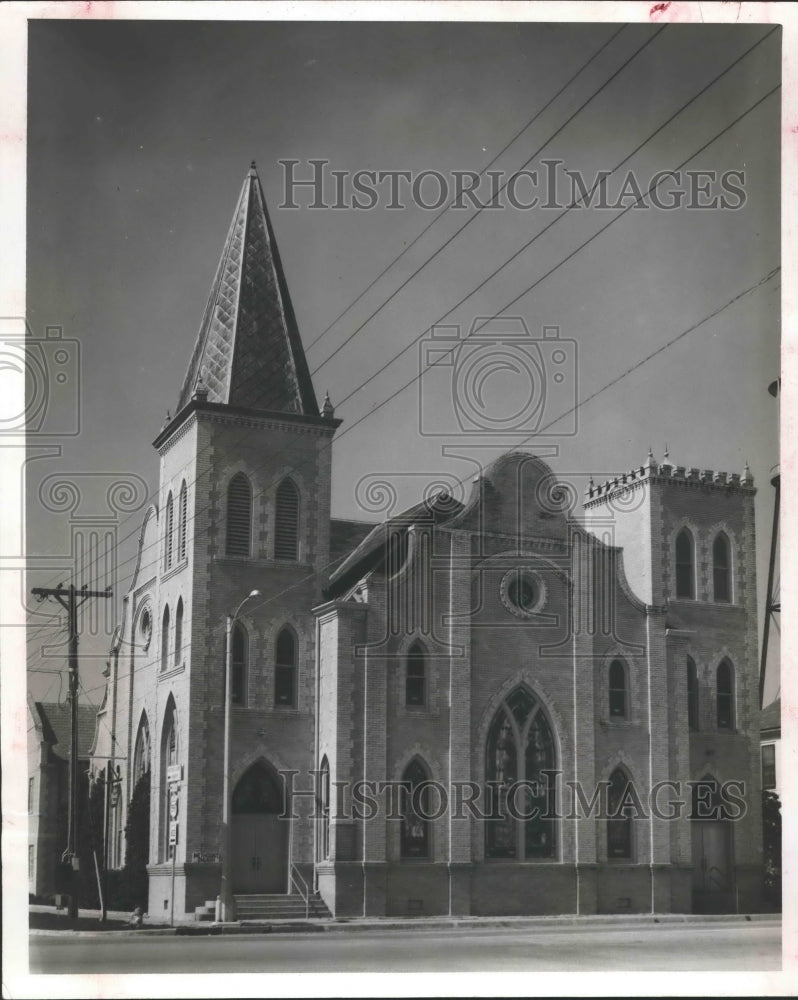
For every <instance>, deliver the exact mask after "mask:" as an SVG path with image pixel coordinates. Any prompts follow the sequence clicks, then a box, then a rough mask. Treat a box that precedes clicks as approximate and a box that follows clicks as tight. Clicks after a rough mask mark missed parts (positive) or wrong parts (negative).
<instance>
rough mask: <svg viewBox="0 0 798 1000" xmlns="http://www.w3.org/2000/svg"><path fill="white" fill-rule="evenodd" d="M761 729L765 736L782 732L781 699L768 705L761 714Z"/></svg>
mask: <svg viewBox="0 0 798 1000" xmlns="http://www.w3.org/2000/svg"><path fill="white" fill-rule="evenodd" d="M759 729H760V731H761V733H762V734H763V735H764V734H765V733H767V732H769V733H771V734H772V733H774V732H778V733H780V732H781V698H777V699H776V700H775V701H772V702H771V703H770V704H769V705H766V706H765V707H764V708H763V709H762V711H761V712H760V713H759Z"/></svg>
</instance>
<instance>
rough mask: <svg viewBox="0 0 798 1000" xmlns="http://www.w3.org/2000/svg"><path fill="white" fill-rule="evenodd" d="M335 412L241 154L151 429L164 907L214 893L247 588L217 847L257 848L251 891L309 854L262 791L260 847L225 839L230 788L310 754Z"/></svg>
mask: <svg viewBox="0 0 798 1000" xmlns="http://www.w3.org/2000/svg"><path fill="white" fill-rule="evenodd" d="M339 424H340V421H339V420H336V419H335V418H334V414H333V410H332V407H331V406H330V405H325V407H324V410H323V412H321V413H320V412H319V407H318V404H317V401H316V395H315V392H314V389H313V384H312V382H311V378H310V373H309V370H308V365H307V361H306V359H305V354H304V350H303V347H302V341H301V338H300V335H299V330H298V327H297V322H296V316H295V314H294V308H293V305H292V303H291V298H290V295H289V292H288V285H287V282H286V279H285V275H284V273H283V266H282V262H281V259H280V254H279V251H278V249H277V243H276V240H275V236H274V230H273V228H272V224H271V220H270V217H269V213H268V209H267V207H266V202H265V199H264V195H263V189H262V187H261V184H260V180H259V178H258V174H257V170H256V167H255V164H254V163H253V164H252V166H251V168H250V170H249V171H248V173H247V176H246V177H245V179H244V183H243V186H242V188H241V193H240V195H239V197H238V201H237V203H236V207H235V211H234V213H233V218H232V222H231V224H230V228H229V230H228V233H227V238H226V240H225V242H224V247H223V249H222V254H221V257H220V260H219V264H218V267H217V269H216V273H215V276H214V279H213V283H212V285H211V290H210V295H209V297H208V302H207V305H206V308H205V312H204V315H203V318H202V322H201V325H200V330H199V334H198V336H197V340H196V343H195V345H194V350H193V352H192V355H191V359H190V361H189V365H188V369H187V372H186V376H185V378H184V380H183V384H182V387H181V389H180V395H179V399H178V405H177V410H176V414H175V416H174V418H173V419H171V420H170V421H169V422H168V424H167V425H166V426H165V427H164V428H163V429H162V431H161V433H160V434H159V435H158V437H157V438H156V440H155V442H154V446H155V447H156V448H157V450H158V452H159V455H160V494H161V496H160V503H159V506H160V509H161V511H162V512H163V513H162V516H161V517H160V518H159V530H160V533H161V549H162V551H161V553H160V556H159V588H158V589H159V605H160V612H159V613H160V614H161V615H162V614H163V609H165V608H166V607H167V606H168V607H169V608H170V612H169V619H168V621H169V624H168V625H167V626H166V627H167V628H171V629H172V630H174V628H175V627H176V609H177V608H178V606H179V608H180V629H181V633H182V640H181V651H180V653H179V654H177V653H176V655H175V656H174V657H173V658H171V659H169V660H168V662H166V663H165V664H164V669H162V671H161V673H160V675H159V678H158V688H159V692H158V693H159V696H158V699H157V701H158V706H159V708H158V715H159V718H158V721H157V727H158V733H159V736H158V738H157V739H156V740H155V741H154V745H155V746H156V748H159V749H160V747H161V740H160V732H161V729H162V728H163V726H164V725H165V724H167V723H168V724H169V725H175V726H176V727H177V730H178V736H177V739H176V742H175V744H174V746H176V748H177V749H176V750H175V749H174V747H173V748H172V750H171V751H170V752H172V754H173V756H175V757H176V759H177V760H179V763H181V764H182V767H183V778H182V781H183V784H184V785H190V788H191V794H190V795H184V796H183V798H182V800H181V801H182V805H181V806H179V808H180V810H181V812H180V817H179V823H180V831H179V836H178V845H177V865H178V867H179V868H180V867H182V873H183V874H182V881H183V892H182V898H181V893H180V891H179V890H178V892H176V902H177V903H178V906H177V910H178V911H180V909H182V910H183V912H190V911H192V910H193V909H194V908H195V907H196V906H200V905H202V904H204V903H205V902H206V900H210V899H213V898H215V897H216V896H217V895H218V894H219V884H218V883H219V864H220V862H219V856H220V853H221V850H222V845H223V843H224V837H223V831H222V789H223V759H224V740H225V730H224V677H225V656H226V619H227V616H228V615H233V614H234V612H235V611H236V609H239V607H240V606H241V605H242V602H244V599H245V598H247V597H248V595H250V594H251V593H252V592H253V591H258V592H259V596H258V597H256V598H253V599H250V600H248V601H247V602H246V603H245V604H244V605H243V607H241V609H240V613H238V614H236V616H235V622H234V625H233V629H232V633H231V645H232V650H231V653H232V665H233V666H232V698H231V726H230V734H231V735H230V746H229V754H230V789H231V795H232V800H233V816H232V823H231V834H232V847H233V850H232V852H231V857H234V856H244V855H246V856H247V857H248V858H249V857H252V856H261V855H262V856H263V858H266V857H267V855H268V857H269V866H270V867H269V891H278V892H285V891H287V885H288V871H289V869H290V865H291V864H294V863H303V862H311V861H312V830H311V828H310V825H309V824H307V825H304V826H303V825H302V824H300V823H297V824H294V828H293V830H292V833H291V837H290V841H289V838H287V837H283V836H282V833H283V831H282V826H284V825H285V824H281V826H280V829H278V828H277V827H275V828H274V830H272V833H273V834H274V836H275V837H277V835H278V833H279V837H278V840H279V843H278V842H277V840H275V842H274V843H268V842H267V841H268V839H269V836H270V835H271V834H270V833H269V830H271V829H272V827H270V826H269V823H272V826H273V825H274V824H273V818H274V817H273V816H272V813H273V812H274V810H273V809H272V808H271V806H272V805H273V802H272V803H271V805H269V804H268V803H265V802H264V803H263V804H262V805H263V808H264V816H267V815H268V816H269V817H270V818H269V822H266V820H265V819H264V821H263V823H261V826H262V827H263V829H262V830H260V827H258V829H259V830H260V836H261V839H263V840H264V842H263V843H262V844H261V845H260V847H259V848H258V851H260V854H257V852H254V848H252V845H249V844H248V845H246V851H243V848H242V849H241V850H239V849H238V848H239V847H240V846H241V845H237V843H236V837H237V836H239V837H241V836H245V835H246V836H250V835H251V830H250V832H249V833H247V834H245V833H244V832H242V831H244V827H245V826H246V824H245V823H244V822H243V819H244V818H246V820H247V822H248V823H249V826H247V830H249V828H250V827H252V823H251V822H250V820H251V818H252V815H259V814H258V813H257V803H255V805H254V806H253V805H252V803H251V802H249V799H250V798H251V797H252V796H251V795H250V793H249V792H246V794H245V792H243V791H242V792H241V793H240V794H239V796H238V798H236V788H237V787H239V785H240V787H241V788H242V789H245V790H247V789H249V790H251V789H253V788H255V789H257V788H259V787H260V784H263V781H260V778H259V776H261V775H263V774H266V775H268V776H270V777H269V780H270V781H272V786H274V787H277V786H275V785H274V780H277V782H278V785H279V772H280V771H281V770H283V769H285V768H287V767H290V768H293V769H295V770H299V771H305V772H307V771H309V770H310V769H311V768H312V767H313V760H312V754H313V745H314V744H313V733H314V700H315V678H314V667H313V664H314V662H315V622H314V619H313V616H312V614H311V611H310V609H311V608H313V607H314V606H315V605H316V604H318V603H319V602H320V600H321V588H322V585H323V583H324V582H325V574H326V571H327V565H328V563H329V529H330V473H331V468H330V466H331V463H330V454H331V445H332V437H333V435H334V433H335V429H336V427H337V426H338V425H339ZM170 699H171V700H170ZM167 712H168V713H170V714H168V716H167V714H166V713H167ZM253 768H255V770H254V771H253ZM173 773H174V772H173ZM164 774H165V771H164V769H163V768H162V767H160V766H156V767H155V768H154V769H153V792H152V807H153V809H154V810H155V811H156V812H157V813H158V814H159V818H158V819H156V818H155V817H153V822H152V827H153V830H154V831H155V832H154V833H153V844H152V848H151V855H150V857H151V862H153V863H152V864H151V866H150V869H151V870H150V912H159V911H160V909H161V906H162V899H164V898H166V897H167V896H168V892H167V891H166V879H167V877H168V876H167V868H169V873H168V874H169V875H171V866H170V864H167V861H168V860H170V856H169V847H168V844H167V841H166V839H165V838H166V834H165V832H164V831H165V830H166V829H167V828H168V822H166V821H165V820H163V817H160V813H161V812H163V811H164V809H165V808H166V807H167V803H168V793H167V789H166V788H165V787H162V786H163V785H164V781H165V778H164ZM275 776H277V777H275ZM272 779H274V780H272ZM264 780H265V779H264ZM259 781H260V784H259ZM242 782H243V783H242ZM272 786H270V787H272ZM275 794H278V793H275ZM244 799H246V801H247V803H248V805H247V809H249V808H250V807H252V808H254V809H255V813H254V814H248V815H247V816H246V817H242V821H241V822H240V823H239V824H238V829H237V826H236V802H239V803H240V802H242V801H244ZM271 799H274V794H273V795H272V796H271ZM267 806H268V809H269V810H270V812H268V813H267V811H266V810H267ZM171 808H172V810H173V811H174V805H171ZM242 808H243V807H242ZM256 825H257V824H256ZM253 829H254V827H253ZM158 831H160V832H158ZM156 838H157V840H158V842H157V843H156V842H155V839H156ZM261 848H262V851H261ZM192 859H201V860H199V861H196V860H192ZM203 859H204V860H203ZM208 859H210V860H208ZM263 872H264V869H263V868H261V869H260V875H258V873H255V874H253V873H252V872H248V871H245V870H243V869H242V870H241V871H238V870H236V871H233V872H232V878H233V891H234V892H242V893H245V892H257V891H263V887H262V886H261V885H260V883H258V884H257V885H256V884H255V882H257V880H258V877H262V876H263ZM253 879H254V881H253ZM250 883H252V884H250ZM180 903H182V907H181V906H180Z"/></svg>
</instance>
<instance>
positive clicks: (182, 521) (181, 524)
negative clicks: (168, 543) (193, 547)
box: [177, 479, 188, 559]
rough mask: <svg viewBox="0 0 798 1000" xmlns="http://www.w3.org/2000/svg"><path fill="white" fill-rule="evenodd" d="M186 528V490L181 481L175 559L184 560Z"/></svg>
mask: <svg viewBox="0 0 798 1000" xmlns="http://www.w3.org/2000/svg"><path fill="white" fill-rule="evenodd" d="M187 528H188V488H187V487H186V481H185V479H184V480H183V484H182V486H181V487H180V503H179V505H178V533H177V538H178V544H177V558H178V559H185V558H186V529H187Z"/></svg>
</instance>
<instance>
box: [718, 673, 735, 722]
mask: <svg viewBox="0 0 798 1000" xmlns="http://www.w3.org/2000/svg"><path fill="white" fill-rule="evenodd" d="M716 683H717V712H718V729H734V668H733V667H732V665H731V663H729V661H728V660H722V661H721V662H720V664H719V665H718V673H717V678H716Z"/></svg>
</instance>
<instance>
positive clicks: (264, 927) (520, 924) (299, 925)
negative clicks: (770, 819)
mask: <svg viewBox="0 0 798 1000" xmlns="http://www.w3.org/2000/svg"><path fill="white" fill-rule="evenodd" d="M691 923H693V924H723V923H726V924H728V923H739V924H745V923H759V924H761V923H766V924H780V923H781V914H773V913H750V914H739V915H738V914H708V915H697V914H692V913H685V914H660V915H658V916H652V915H650V914H640V915H639V916H637V917H635V916H634V915H633V914H629V915H623V916H618V915H615V916H613V915H607V916H594V915H591V916H583V917H579V916H576V915H571V916H562V917H488V918H484V917H459V918H451V917H448V918H434V917H433V918H427V919H425V918H423V917H421V918H419V917H410V918H404V919H401V918H400V919H398V920H397V919H391V918H375V919H372V920H368V919H365V920H364V919H363V918H357V917H355V918H351V919H349V918H340V919H338V920H335V919H334V918H332V919H327V920H323V921H322V920H320V921H319V922H318V923H312V922H310V921H305V920H296V921H291V920H284V921H272V922H268V921H254V920H253V921H241V922H237V923H226V924H216V923H204V922H197V923H194V922H192V923H182V924H178V925H177V926H176V927H158V928H155V927H153V928H148V927H142V928H139V929H138V930H134V929H132V928H120V929H119V930H105V931H101V930H96V931H95V930H71V929H64V930H52V929H47V930H44V929H32V930H31V931H30V934H31V936H35V937H63V936H65V935H68V936H71V937H103V938H107V937H113V938H118V937H142V936H145V937H152V936H159V935H160V936H178V937H209V936H219V935H225V936H229V935H240V934H248V935H257V934H319V933H327V934H330V933H333V934H335V933H338V934H348V933H352V932H354V933H363V932H366V933H368V932H374V931H388V932H391V931H398V930H403V931H413V932H415V933H418V932H421V933H423V932H425V931H435V930H468V929H472V928H473V929H482V930H487V929H490V928H507V927H515V928H528V929H529V930H538V931H541V930H556V929H559V928H563V927H569V928H571V929H575V928H578V927H605V928H608V929H610V928H612V927H619V928H621V927H629V926H634V927H639V926H640V925H641V924H642V925H654V924H658V925H660V926H663V927H665V926H667V925H669V924H679V925H683V924H691Z"/></svg>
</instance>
